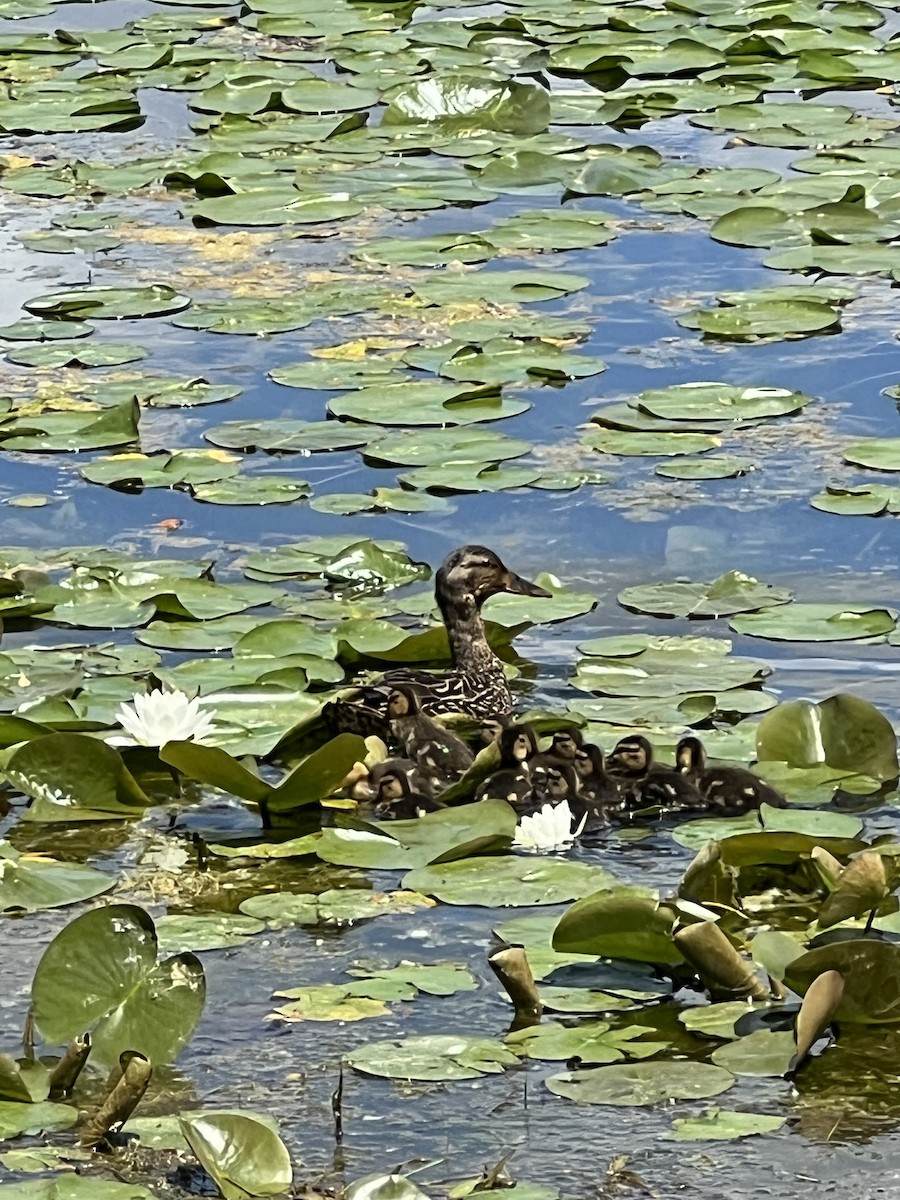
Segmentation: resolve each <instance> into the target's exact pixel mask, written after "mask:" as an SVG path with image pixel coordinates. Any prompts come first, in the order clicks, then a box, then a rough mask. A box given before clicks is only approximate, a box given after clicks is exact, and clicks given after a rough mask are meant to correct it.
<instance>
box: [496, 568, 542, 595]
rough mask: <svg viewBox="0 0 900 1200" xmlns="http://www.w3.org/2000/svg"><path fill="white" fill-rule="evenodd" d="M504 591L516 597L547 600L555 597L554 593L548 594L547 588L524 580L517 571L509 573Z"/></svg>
mask: <svg viewBox="0 0 900 1200" xmlns="http://www.w3.org/2000/svg"><path fill="white" fill-rule="evenodd" d="M503 590H504V592H511V593H512V594H513V595H514V596H539V597H543V599H545V600H549V599H550V598H551V597H552V596H553V593H552V592H548V591H547V589H546V588H542V587H540V586H539V585H538V584H536V583H532V582H531V580H530V579H523V578H522V576H521V575H517V574H516V573H515V571H507V573H506V586H505V587H504V588H503Z"/></svg>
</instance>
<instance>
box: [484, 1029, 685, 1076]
mask: <svg viewBox="0 0 900 1200" xmlns="http://www.w3.org/2000/svg"><path fill="white" fill-rule="evenodd" d="M649 1032H650V1031H649V1030H648V1029H647V1028H646V1027H645V1026H641V1025H630V1026H626V1027H625V1028H618V1029H614V1028H613V1027H612V1026H611V1025H609V1024H608V1023H607V1022H606V1021H585V1022H583V1023H582V1024H580V1025H576V1026H574V1027H568V1026H565V1025H561V1024H559V1023H558V1022H556V1021H551V1022H547V1023H545V1024H542V1025H537V1026H530V1027H528V1028H525V1029H519V1030H517V1031H516V1032H515V1033H510V1034H507V1037H506V1044H507V1045H508V1046H513V1047H515V1048H516V1049H518V1050H519V1052H520V1053H521V1054H523V1055H524V1056H525V1057H526V1058H536V1059H540V1060H542V1061H544V1062H567V1061H568V1060H569V1059H571V1058H578V1059H580V1060H581V1063H583V1064H585V1065H592V1064H598V1063H616V1062H622V1060H623V1059H625V1058H649V1057H650V1056H651V1055H653V1054H658V1053H659V1051H660V1050H662V1049H665V1048H667V1046H668V1043H667V1042H641V1041H639V1040H638V1039H639V1038H641V1037H643V1035H644V1034H645V1033H649Z"/></svg>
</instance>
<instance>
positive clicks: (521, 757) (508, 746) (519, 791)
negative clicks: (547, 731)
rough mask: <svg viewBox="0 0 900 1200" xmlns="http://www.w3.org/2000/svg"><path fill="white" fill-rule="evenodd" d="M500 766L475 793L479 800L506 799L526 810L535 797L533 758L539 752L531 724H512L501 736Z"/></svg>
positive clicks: (518, 807) (518, 808) (519, 809)
mask: <svg viewBox="0 0 900 1200" xmlns="http://www.w3.org/2000/svg"><path fill="white" fill-rule="evenodd" d="M499 744H500V765H499V767H498V768H497V770H496V771H492V772H491V774H490V775H489V776H488V777H487V779H485V781H484V782H483V783H482V784H481V785H480V786H479V788H478V790H477V791H476V793H475V799H476V800H506V801H507V802H508V803H509V804H511V805H512V806H513V808H514V809H515V810H516V812H518V813H521V812H524V811H525V810H526V808H527V806H528V805H529V804H530V800H531V787H532V780H531V770H530V767H529V760H530V759H532V758H534V756H535V755H536V754H537V737H536V736H535V733H534V730H533V729H532V728H531V726H530V725H509V726H507V728H506V729H504V730H503V732H502V733H501V735H500V739H499Z"/></svg>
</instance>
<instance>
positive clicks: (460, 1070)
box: [347, 1033, 519, 1080]
mask: <svg viewBox="0 0 900 1200" xmlns="http://www.w3.org/2000/svg"><path fill="white" fill-rule="evenodd" d="M347 1061H348V1062H349V1064H350V1066H351V1067H354V1068H355V1069H356V1070H357V1071H361V1072H362V1073H363V1074H364V1075H380V1076H382V1077H383V1078H387V1079H423V1080H451V1079H477V1078H478V1077H479V1076H481V1075H496V1074H498V1073H499V1072H501V1071H502V1070H503V1069H504V1067H513V1066H515V1065H516V1064H517V1063H518V1061H519V1059H518V1056H517V1055H515V1054H513V1053H512V1051H511V1050H508V1049H507V1048H506V1047H505V1046H504V1045H503V1043H502V1042H493V1041H490V1040H489V1039H488V1038H477V1037H470V1036H467V1035H465V1034H452V1033H451V1034H432V1035H431V1036H426V1037H409V1038H404V1039H403V1040H401V1041H391V1042H370V1043H369V1045H367V1046H360V1047H359V1048H358V1049H356V1050H352V1051H351V1052H350V1053H349V1054H348V1055H347Z"/></svg>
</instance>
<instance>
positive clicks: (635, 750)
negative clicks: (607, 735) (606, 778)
mask: <svg viewBox="0 0 900 1200" xmlns="http://www.w3.org/2000/svg"><path fill="white" fill-rule="evenodd" d="M606 767H607V770H608V772H609V774H610V775H611V776H612V777H613V779H614V781H615V782H616V783H617V784H618V785H619V786H620V787H621V789H622V791H623V793H624V795H625V797H626V802H627V804H628V807H629V808H646V807H651V806H652V807H659V808H664V809H673V808H675V809H685V808H686V809H705V808H707V807H708V806H707V804H706V801H705V800H704V799H703V797H702V796H701V795H700V793H699V792H698V791H697V789H696V787H695V786H694V785H693V783H691V781H690V780H689V779H687V778H686V777H685V776H684V775H683V774H682V773H681V772H680V771H676V770H674V769H673V768H672V767H666V766H663V765H662V764H661V763H656V762H654V761H653V747H652V746H651V745H650V743H649V741H648V740H647V739H646V738H645V737H643V736H642V735H640V734H635V735H633V736H632V737H627V738H622V739H621V741H619V742H617V743H616V746H615V747H614V749H613V752H612V754H610V756H609V758H608V759H607V761H606Z"/></svg>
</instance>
